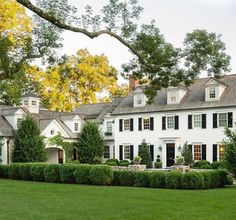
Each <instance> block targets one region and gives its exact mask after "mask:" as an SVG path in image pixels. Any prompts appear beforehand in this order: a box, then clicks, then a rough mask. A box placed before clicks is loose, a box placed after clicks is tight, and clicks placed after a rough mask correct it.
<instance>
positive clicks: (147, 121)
mask: <svg viewBox="0 0 236 220" xmlns="http://www.w3.org/2000/svg"><path fill="white" fill-rule="evenodd" d="M143 129H144V130H150V118H144V119H143Z"/></svg>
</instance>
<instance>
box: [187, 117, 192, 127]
mask: <svg viewBox="0 0 236 220" xmlns="http://www.w3.org/2000/svg"><path fill="white" fill-rule="evenodd" d="M192 118H193V116H192V115H188V129H193V119H192Z"/></svg>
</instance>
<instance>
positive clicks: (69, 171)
mask: <svg viewBox="0 0 236 220" xmlns="http://www.w3.org/2000/svg"><path fill="white" fill-rule="evenodd" d="M76 167H77V165H76V164H73V163H66V164H62V165H61V182H62V183H75V175H74V173H75V170H76Z"/></svg>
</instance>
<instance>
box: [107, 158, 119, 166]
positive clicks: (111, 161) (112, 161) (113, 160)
mask: <svg viewBox="0 0 236 220" xmlns="http://www.w3.org/2000/svg"><path fill="white" fill-rule="evenodd" d="M110 163H111V164H116V165H113V166H118V164H119V161H118V160H117V159H108V160H106V164H107V165H110Z"/></svg>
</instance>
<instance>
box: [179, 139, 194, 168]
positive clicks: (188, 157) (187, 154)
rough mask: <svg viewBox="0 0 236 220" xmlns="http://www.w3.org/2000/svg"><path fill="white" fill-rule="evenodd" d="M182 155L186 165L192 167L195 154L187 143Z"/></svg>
mask: <svg viewBox="0 0 236 220" xmlns="http://www.w3.org/2000/svg"><path fill="white" fill-rule="evenodd" d="M181 155H182V157H183V158H184V164H185V165H191V164H192V163H193V154H192V151H191V149H190V148H189V146H188V144H187V143H185V144H184V146H183V150H182V153H181Z"/></svg>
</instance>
